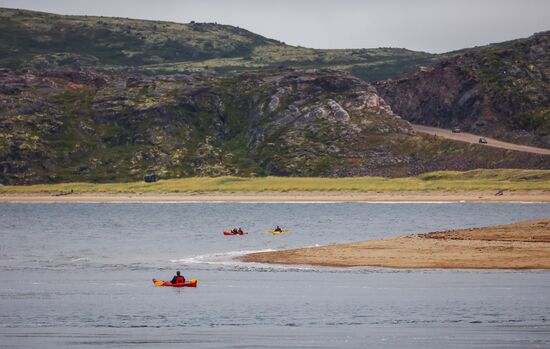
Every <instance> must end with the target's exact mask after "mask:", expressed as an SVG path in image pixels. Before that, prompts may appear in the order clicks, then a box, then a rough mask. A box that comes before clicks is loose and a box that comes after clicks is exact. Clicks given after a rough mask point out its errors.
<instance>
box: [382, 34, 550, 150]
mask: <svg viewBox="0 0 550 349" xmlns="http://www.w3.org/2000/svg"><path fill="white" fill-rule="evenodd" d="M549 57H550V32H544V33H539V34H536V35H534V36H532V37H530V38H528V39H522V40H516V41H511V42H507V43H502V44H498V45H491V46H487V47H483V48H479V49H471V50H467V51H466V53H463V54H462V55H459V56H457V57H454V58H452V59H449V60H447V61H445V62H441V63H439V64H436V65H435V66H434V67H433V68H423V69H420V70H418V71H417V72H416V73H415V74H412V75H409V76H406V77H404V78H401V79H398V80H388V81H384V82H380V83H378V84H377V89H378V91H379V92H380V94H381V96H382V97H383V98H384V99H385V100H386V101H387V102H388V103H389V104H390V106H391V107H392V109H393V110H394V111H395V112H396V113H397V114H399V115H401V116H403V117H404V118H405V119H407V120H410V121H411V122H414V123H420V124H426V125H432V126H440V127H453V126H459V127H461V128H462V129H464V130H467V131H471V132H474V133H479V134H483V135H488V136H494V137H497V138H502V139H505V140H510V141H514V142H517V143H526V144H532V145H537V146H543V147H550V82H549V81H550V80H549V79H550V59H549Z"/></svg>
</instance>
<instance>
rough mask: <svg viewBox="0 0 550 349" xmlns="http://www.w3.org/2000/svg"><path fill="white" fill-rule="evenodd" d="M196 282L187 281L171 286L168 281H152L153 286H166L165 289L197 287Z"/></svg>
mask: <svg viewBox="0 0 550 349" xmlns="http://www.w3.org/2000/svg"><path fill="white" fill-rule="evenodd" d="M197 282H198V280H189V281H186V282H182V283H177V284H173V283H171V282H170V281H163V280H157V279H153V284H155V286H167V287H197Z"/></svg>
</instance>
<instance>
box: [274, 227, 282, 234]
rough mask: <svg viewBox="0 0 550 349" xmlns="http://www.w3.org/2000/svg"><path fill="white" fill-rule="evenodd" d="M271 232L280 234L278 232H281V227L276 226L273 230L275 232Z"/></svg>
mask: <svg viewBox="0 0 550 349" xmlns="http://www.w3.org/2000/svg"><path fill="white" fill-rule="evenodd" d="M273 231H276V232H278V233H280V232H282V231H283V229H281V227H279V226H277V228H275V230H273Z"/></svg>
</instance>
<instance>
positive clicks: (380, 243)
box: [238, 218, 550, 270]
mask: <svg viewBox="0 0 550 349" xmlns="http://www.w3.org/2000/svg"><path fill="white" fill-rule="evenodd" d="M238 259H239V260H240V261H242V262H253V263H263V264H283V265H312V266H323V267H382V268H397V269H508V270H534V269H544V270H549V269H550V218H549V219H542V220H534V221H523V222H518V223H513V224H507V225H498V226H491V227H483V228H472V229H459V230H450V231H441V232H433V233H425V234H413V235H405V236H398V237H391V238H386V239H380V240H367V241H360V242H354V243H346V244H336V245H327V246H319V247H306V248H297V249H291V250H282V251H273V252H258V253H250V254H247V255H244V256H242V257H240V258H238Z"/></svg>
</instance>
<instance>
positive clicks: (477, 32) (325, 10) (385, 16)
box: [0, 0, 550, 52]
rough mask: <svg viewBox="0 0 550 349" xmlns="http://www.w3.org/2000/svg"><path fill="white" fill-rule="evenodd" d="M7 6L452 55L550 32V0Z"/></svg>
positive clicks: (1, 0) (128, 1) (34, 1)
mask: <svg viewBox="0 0 550 349" xmlns="http://www.w3.org/2000/svg"><path fill="white" fill-rule="evenodd" d="M0 7H11V8H23V9H30V10H38V11H46V12H54V13H60V14H86V15H102V16H116V17H130V18H143V19H153V20H168V21H175V22H189V21H191V20H195V21H199V22H218V23H222V24H232V25H236V26H239V27H242V28H246V29H248V30H250V31H253V32H255V33H258V34H261V35H264V36H267V37H270V38H274V39H277V40H281V41H284V42H286V43H287V44H292V45H302V46H306V47H314V48H370V47H387V46H391V47H405V48H409V49H412V50H421V51H428V52H446V51H451V50H456V49H461V48H465V47H472V46H476V45H485V44H488V43H492V42H500V41H506V40H511V39H516V38H521V37H527V36H529V35H531V34H533V33H535V32H538V31H543V30H550V0H453V1H451V0H363V1H361V0H338V1H336V0H332V1H329V0H156V1H150V0H0ZM0 35H2V34H1V33H0Z"/></svg>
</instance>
